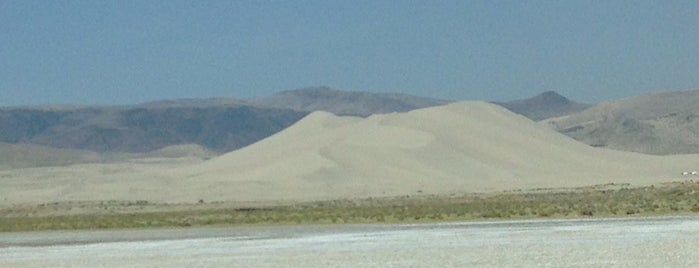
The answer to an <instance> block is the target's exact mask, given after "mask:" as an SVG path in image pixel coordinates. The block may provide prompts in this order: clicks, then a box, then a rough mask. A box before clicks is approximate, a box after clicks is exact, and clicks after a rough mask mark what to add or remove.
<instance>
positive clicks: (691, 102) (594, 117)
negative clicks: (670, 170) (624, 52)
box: [543, 90, 699, 154]
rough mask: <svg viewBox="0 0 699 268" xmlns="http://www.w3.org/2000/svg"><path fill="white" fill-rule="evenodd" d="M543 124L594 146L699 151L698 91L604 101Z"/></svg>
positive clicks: (643, 150)
mask: <svg viewBox="0 0 699 268" xmlns="http://www.w3.org/2000/svg"><path fill="white" fill-rule="evenodd" d="M543 123H544V124H547V125H549V126H551V127H553V128H554V129H556V130H558V131H559V132H561V133H563V134H566V135H568V136H570V137H572V138H574V139H576V140H579V141H582V142H584V143H587V144H589V145H592V146H597V147H607V148H612V149H617V150H624V151H632V152H640V153H648V154H687V153H699V90H693V91H673V92H660V93H653V94H647V95H643V96H639V97H634V98H629V99H624V100H619V101H610V102H605V103H601V104H599V105H597V106H595V107H592V108H590V109H587V110H585V111H583V112H580V113H575V114H571V115H568V116H564V117H560V118H552V119H549V120H545V121H544V122H543Z"/></svg>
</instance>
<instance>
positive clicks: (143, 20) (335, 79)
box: [0, 0, 699, 105]
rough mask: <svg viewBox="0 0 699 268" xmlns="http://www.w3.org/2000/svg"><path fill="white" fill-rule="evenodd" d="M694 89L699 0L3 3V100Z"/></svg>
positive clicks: (580, 95) (488, 95)
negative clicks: (322, 88)
mask: <svg viewBox="0 0 699 268" xmlns="http://www.w3.org/2000/svg"><path fill="white" fill-rule="evenodd" d="M319 85H326V86H330V87H334V88H339V89H346V90H367V91H373V92H403V93H408V94H415V95H421V96H429V97H435V98H445V99H456V100H510V99H516V98H524V97H529V96H532V95H535V94H537V93H540V92H542V91H546V90H556V91H558V92H560V93H562V94H563V95H566V96H568V97H570V98H573V99H577V100H582V101H587V102H597V101H601V100H607V99H617V98H623V97H629V96H634V95H638V94H643V93H645V92H649V91H658V90H685V89H697V88H699V1H664V0H658V1H642V0H634V1H606V0H600V1H520V0H516V1H490V0H489V1H465V0H460V1H399V0H391V1H378V0H370V1H359V0H351V1H349V0H345V1H329V0H320V1H300V0H291V1H286V0H280V1H174V0H163V1H144V0H137V1H125V0H120V1H93V0H86V1H43V0H42V1H29V0H0V105H28V104H30V105H31V104H125V103H140V102H145V101H152V100H159V99H173V98H199V97H221V96H229V97H243V98H244V97H254V96H266V95H270V94H273V93H274V92H277V91H281V90H287V89H295V88H302V87H308V86H319Z"/></svg>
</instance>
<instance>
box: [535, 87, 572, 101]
mask: <svg viewBox="0 0 699 268" xmlns="http://www.w3.org/2000/svg"><path fill="white" fill-rule="evenodd" d="M530 100H543V101H547V102H562V103H569V102H571V101H570V99H568V98H566V97H564V96H563V95H561V94H559V93H558V92H556V91H553V90H549V91H544V92H543V93H541V94H539V95H536V96H534V97H533V98H531V99H530Z"/></svg>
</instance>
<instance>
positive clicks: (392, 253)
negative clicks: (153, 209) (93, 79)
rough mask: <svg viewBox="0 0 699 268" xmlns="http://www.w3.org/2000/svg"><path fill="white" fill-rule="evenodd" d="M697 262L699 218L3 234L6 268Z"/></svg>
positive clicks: (0, 247) (0, 253)
mask: <svg viewBox="0 0 699 268" xmlns="http://www.w3.org/2000/svg"><path fill="white" fill-rule="evenodd" d="M209 266H213V267H471V266H486V267H489V266H502V267H511V266H537V267H541V266H544V267H567V266H569V267H591V266H592V267H610V266H614V267H697V266H699V217H690V216H677V217H644V218H615V219H573V220H568V219H566V220H525V221H497V222H451V223H434V224H385V225H377V224H372V225H327V226H274V227H228V228H187V229H151V230H117V231H112V230H110V231H56V232H27V233H0V267H209Z"/></svg>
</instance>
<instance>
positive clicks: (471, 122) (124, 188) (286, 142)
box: [0, 102, 697, 202]
mask: <svg viewBox="0 0 699 268" xmlns="http://www.w3.org/2000/svg"><path fill="white" fill-rule="evenodd" d="M696 163H697V159H696V157H692V156H663V157H660V156H649V155H641V154H635V153H626V152H618V151H611V150H605V149H599V148H593V147H590V146H587V145H585V144H582V143H579V142H577V141H575V140H573V139H571V138H568V137H566V136H564V135H561V134H559V133H557V132H555V131H553V130H551V129H548V128H546V127H544V126H541V125H538V124H536V123H534V122H532V121H531V120H528V119H526V118H524V117H522V116H518V115H515V114H513V113H511V112H509V111H507V110H505V109H504V108H501V107H499V106H497V105H494V104H487V103H481V102H462V103H454V104H449V105H445V106H439V107H432V108H425V109H419V110H414V111H411V112H407V113H394V114H384V115H373V116H370V117H368V118H357V117H338V116H335V115H332V114H330V113H327V112H314V113H312V114H310V115H308V116H307V117H305V118H304V119H302V120H300V121H299V122H297V123H296V124H294V125H292V126H291V127H289V128H288V129H286V130H284V131H282V132H279V133H277V134H275V135H273V136H271V137H269V138H267V139H264V140H262V141H259V142H257V143H255V144H252V145H250V146H247V147H245V148H242V149H240V150H237V151H233V152H231V153H227V154H224V155H222V156H219V157H217V158H214V159H212V160H209V161H206V162H197V161H190V162H180V163H170V162H162V163H134V164H132V165H129V164H128V163H126V164H124V163H122V164H120V165H121V166H118V168H116V169H111V170H112V171H113V172H111V173H105V172H101V171H99V170H102V171H104V170H107V169H108V168H109V167H111V166H109V165H83V166H73V167H66V168H60V169H58V168H56V169H53V170H54V171H57V172H55V174H54V175H53V179H51V180H53V181H56V182H58V181H60V182H61V183H60V185H61V187H59V188H60V190H57V189H52V188H48V186H46V185H49V184H44V183H40V181H41V180H42V179H43V180H46V178H45V172H49V169H43V170H42V169H30V170H24V171H12V172H6V173H4V174H0V175H2V176H4V177H5V178H6V179H4V180H2V182H0V183H2V184H4V185H0V194H2V196H7V199H8V200H12V201H37V200H42V201H46V200H104V199H108V200H110V199H116V200H154V201H168V202H195V201H196V200H199V199H204V200H207V201H217V200H220V201H223V200H228V201H279V200H299V201H300V200H319V199H338V198H355V197H370V196H398V195H412V194H416V193H424V194H451V193H465V192H484V191H495V190H514V189H531V188H546V187H575V186H585V185H594V184H603V183H612V182H619V183H632V184H650V183H658V182H664V181H669V180H677V179H686V178H682V177H681V175H679V174H681V172H682V171H684V170H687V169H691V168H692V165H694V164H696ZM42 174H44V175H42ZM6 186H7V187H6ZM8 187H9V188H8ZM10 188H12V189H19V191H10V190H4V193H3V189H10ZM23 191H24V192H23ZM23 193H24V195H23ZM27 193H32V194H33V197H31V198H27V195H26V194H27ZM5 194H7V195H5ZM6 201H7V200H6Z"/></svg>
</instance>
